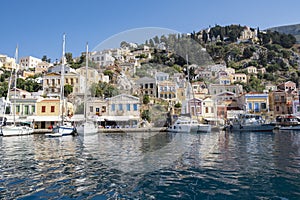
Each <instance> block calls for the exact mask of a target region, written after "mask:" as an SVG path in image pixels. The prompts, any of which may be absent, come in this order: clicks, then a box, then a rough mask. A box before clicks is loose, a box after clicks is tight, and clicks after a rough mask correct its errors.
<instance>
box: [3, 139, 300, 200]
mask: <svg viewBox="0 0 300 200" xmlns="http://www.w3.org/2000/svg"><path fill="white" fill-rule="evenodd" d="M295 140H298V135H295V134H294V133H293V134H291V135H288V134H286V135H278V134H275V135H271V134H254V133H244V134H224V133H210V134H199V135H196V134H168V133H158V134H154V133H151V134H149V133H143V134H139V133H128V134H105V135H104V134H94V135H90V136H87V137H84V138H80V137H66V138H56V139H49V138H45V137H44V136H41V135H39V136H37V135H32V136H28V137H20V138H19V137H16V138H14V137H12V138H0V154H1V158H0V160H1V162H0V172H1V173H0V176H1V179H0V196H1V198H2V197H4V198H6V199H34V198H36V199H57V198H61V199H175V198H176V199H285V198H286V199H297V198H298V197H299V198H300V195H299V191H300V190H299V188H300V172H299V169H300V161H299V157H300V153H299V152H300V147H299V146H300V142H298V141H295Z"/></svg>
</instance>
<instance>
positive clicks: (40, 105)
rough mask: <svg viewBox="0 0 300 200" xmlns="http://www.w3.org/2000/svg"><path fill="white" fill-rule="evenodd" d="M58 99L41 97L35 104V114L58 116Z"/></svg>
mask: <svg viewBox="0 0 300 200" xmlns="http://www.w3.org/2000/svg"><path fill="white" fill-rule="evenodd" d="M59 106H60V100H59V99H54V98H53V99H42V100H40V101H38V102H37V104H36V115H37V116H57V117H58V116H59Z"/></svg>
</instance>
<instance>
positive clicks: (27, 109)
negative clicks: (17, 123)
mask: <svg viewBox="0 0 300 200" xmlns="http://www.w3.org/2000/svg"><path fill="white" fill-rule="evenodd" d="M28 111H29V106H25V111H24V114H25V115H28V114H29V112H28Z"/></svg>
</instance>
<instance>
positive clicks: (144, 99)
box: [143, 94, 150, 105]
mask: <svg viewBox="0 0 300 200" xmlns="http://www.w3.org/2000/svg"><path fill="white" fill-rule="evenodd" d="M148 103H150V96H149V95H147V94H146V95H144V97H143V104H146V105H147V104H148Z"/></svg>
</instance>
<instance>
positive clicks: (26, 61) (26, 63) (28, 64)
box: [20, 56, 42, 70]
mask: <svg viewBox="0 0 300 200" xmlns="http://www.w3.org/2000/svg"><path fill="white" fill-rule="evenodd" d="M41 62H42V60H41V59H39V58H35V57H33V56H26V57H22V58H20V68H21V69H26V70H27V69H29V68H34V69H35V68H36V67H37V66H38V64H39V63H41Z"/></svg>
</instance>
